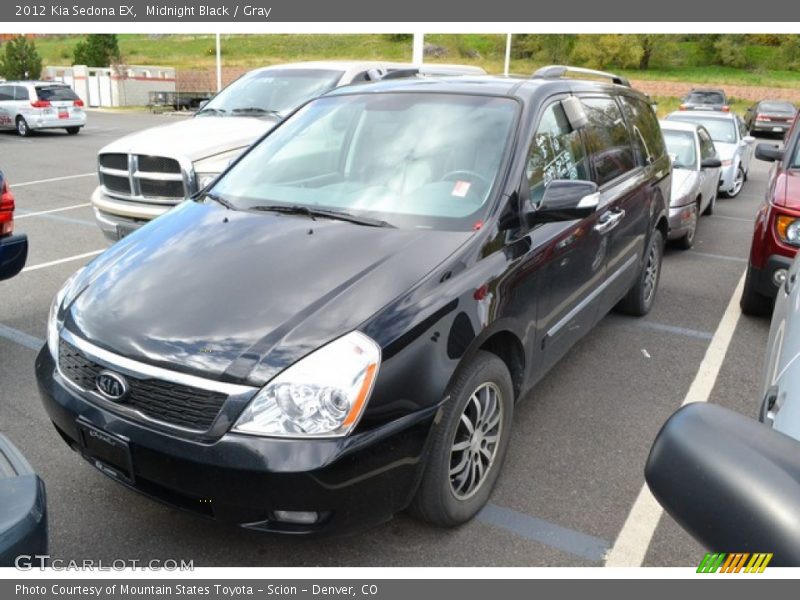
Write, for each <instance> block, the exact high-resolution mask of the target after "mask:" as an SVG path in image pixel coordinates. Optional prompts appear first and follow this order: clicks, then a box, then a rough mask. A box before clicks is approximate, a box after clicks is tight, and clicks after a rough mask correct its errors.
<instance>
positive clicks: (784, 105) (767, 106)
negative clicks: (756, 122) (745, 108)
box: [758, 102, 794, 114]
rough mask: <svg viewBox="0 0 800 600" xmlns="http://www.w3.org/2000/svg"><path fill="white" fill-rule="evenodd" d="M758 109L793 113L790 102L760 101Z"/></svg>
mask: <svg viewBox="0 0 800 600" xmlns="http://www.w3.org/2000/svg"><path fill="white" fill-rule="evenodd" d="M758 110H763V111H764V112H777V113H792V114H794V104H792V103H791V102H761V103H760V104H759V105H758Z"/></svg>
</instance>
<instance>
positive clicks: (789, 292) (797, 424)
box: [759, 255, 800, 440]
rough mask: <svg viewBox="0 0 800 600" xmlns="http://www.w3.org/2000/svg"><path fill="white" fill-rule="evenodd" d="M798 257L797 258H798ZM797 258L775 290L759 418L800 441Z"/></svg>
mask: <svg viewBox="0 0 800 600" xmlns="http://www.w3.org/2000/svg"><path fill="white" fill-rule="evenodd" d="M798 257H800V255H798ZM798 279H800V259H798V258H795V260H794V262H793V263H792V265H791V266H790V267H789V269H788V272H787V274H786V278H785V280H784V282H783V285H781V286H780V287H779V288H778V295H777V297H776V298H775V312H773V314H772V325H771V326H770V332H769V341H768V342H767V356H766V359H765V360H764V378H763V383H762V386H761V410H760V413H759V419H760V420H761V421H762V422H764V423H766V424H767V425H770V426H771V427H774V428H775V429H777V430H778V431H780V432H782V433H785V434H786V435H790V436H792V437H793V438H797V439H798V440H800V285H798V283H800V282H798Z"/></svg>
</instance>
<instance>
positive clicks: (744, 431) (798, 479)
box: [645, 403, 800, 566]
mask: <svg viewBox="0 0 800 600" xmlns="http://www.w3.org/2000/svg"><path fill="white" fill-rule="evenodd" d="M645 479H646V480H647V484H648V485H649V486H650V490H651V491H652V492H653V495H654V496H655V498H656V499H657V500H658V501H659V503H661V505H662V506H663V507H664V509H665V510H666V511H667V512H668V513H669V514H670V515H671V516H672V518H674V519H675V520H676V521H677V522H678V524H679V525H680V526H681V527H683V528H684V529H685V530H686V531H687V532H688V533H690V534H691V535H692V536H693V537H694V538H695V539H696V540H697V541H699V542H700V543H701V544H703V545H704V546H705V547H706V548H708V549H709V550H710V551H713V552H749V553H751V554H752V553H757V552H758V553H772V554H773V555H774V556H773V558H772V560H771V562H770V565H773V566H799V565H800V501H798V500H799V499H800V442H798V441H796V440H794V439H792V438H790V437H788V436H786V435H784V434H782V433H778V432H776V431H774V430H772V429H770V428H768V427H767V426H765V425H763V424H761V423H759V422H758V421H755V420H754V419H749V418H747V417H745V416H743V415H740V414H739V413H736V412H734V411H731V410H728V409H726V408H722V407H721V406H716V405H713V404H706V403H693V404H689V405H687V406H684V407H683V408H681V409H680V410H678V411H677V412H676V413H675V414H673V415H672V416H671V417H670V418H669V419H668V420H667V422H666V423H665V425H664V426H663V427H662V429H661V431H660V432H659V434H658V436H657V437H656V440H655V442H654V443H653V448H652V449H651V451H650V456H649V458H648V459H647V465H646V466H645Z"/></svg>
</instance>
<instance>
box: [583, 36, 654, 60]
mask: <svg viewBox="0 0 800 600" xmlns="http://www.w3.org/2000/svg"><path fill="white" fill-rule="evenodd" d="M642 53H643V51H642V46H641V44H640V42H639V40H638V39H637V36H635V35H625V34H618V33H613V34H604V35H583V36H581V37H580V39H579V40H578V43H577V45H576V46H575V50H574V52H573V53H572V59H573V61H574V62H575V63H577V64H580V65H582V66H584V67H589V68H590V69H603V68H609V67H614V68H617V69H635V68H636V67H638V66H639V65H640V64H641V60H642Z"/></svg>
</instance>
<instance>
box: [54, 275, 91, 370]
mask: <svg viewBox="0 0 800 600" xmlns="http://www.w3.org/2000/svg"><path fill="white" fill-rule="evenodd" d="M83 269H85V267H81V268H80V269H78V270H77V271H75V272H74V273H73V274H72V275H70V277H69V279H67V280H66V281H65V282H64V285H62V286H61V289H60V290H58V292H57V293H56V297H55V298H53V302H52V304H51V305H50V314H49V315H48V317H47V347H48V349H49V350H50V354H51V355H52V356H53V358H54V359H56V360H58V337H59V334H60V333H61V329H62V328H63V327H64V315H62V314H61V307H62V306H63V305H64V303H65V301H66V303H67V304H69V303H70V302H72V300H73V299H74V296H75V289H74V288H75V282H76V281H78V278H79V276H80V274H81V273H82V272H83Z"/></svg>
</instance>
